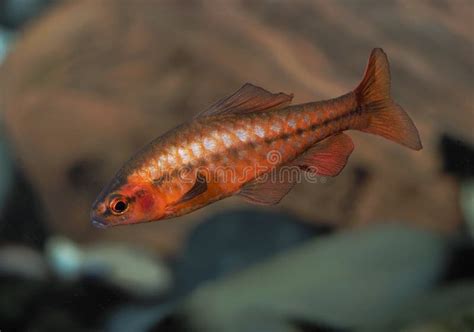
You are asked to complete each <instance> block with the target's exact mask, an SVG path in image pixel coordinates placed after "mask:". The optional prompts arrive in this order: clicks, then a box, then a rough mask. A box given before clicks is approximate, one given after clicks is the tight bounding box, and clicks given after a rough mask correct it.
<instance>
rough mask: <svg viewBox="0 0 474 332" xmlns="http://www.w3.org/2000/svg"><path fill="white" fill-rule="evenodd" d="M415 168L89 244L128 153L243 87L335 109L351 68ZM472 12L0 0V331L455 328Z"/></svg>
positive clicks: (469, 265) (462, 276)
mask: <svg viewBox="0 0 474 332" xmlns="http://www.w3.org/2000/svg"><path fill="white" fill-rule="evenodd" d="M374 47H382V48H383V49H384V50H385V52H386V53H387V55H388V57H389V61H390V64H391V74H392V95H393V98H394V99H395V100H397V102H399V103H400V104H401V105H402V106H403V108H404V109H405V110H406V111H407V112H408V113H409V114H410V116H411V117H412V118H413V120H414V122H415V124H416V126H417V127H418V129H419V131H420V136H421V139H422V142H423V147H424V148H423V150H421V151H420V152H413V151H409V150H407V149H404V148H402V147H400V146H398V145H396V144H393V143H391V142H388V141H386V140H383V139H381V138H378V137H375V136H371V135H367V134H362V133H358V132H352V131H351V132H350V136H351V137H352V138H353V140H354V144H355V150H354V153H353V154H352V156H351V158H350V160H349V163H348V165H347V166H346V168H345V169H344V171H343V172H342V173H341V174H340V175H339V176H337V177H335V178H322V179H321V180H320V181H319V182H318V183H301V184H298V185H297V186H296V187H295V188H294V189H293V190H292V192H291V193H290V194H288V196H286V197H285V198H284V199H283V201H282V202H281V203H280V204H279V205H276V206H271V207H266V208H264V207H255V206H252V205H249V204H247V203H244V202H243V201H242V200H239V199H238V198H229V199H226V200H223V201H220V202H218V203H216V204H212V205H210V206H208V207H206V208H204V209H201V210H199V211H196V212H195V213H192V214H189V215H187V216H183V217H180V218H177V219H172V220H169V221H159V222H155V223H150V224H139V225H131V226H124V227H116V228H110V229H106V230H101V229H96V228H94V227H93V226H92V225H91V224H90V220H89V211H90V207H91V204H92V202H93V200H94V198H95V197H96V196H97V194H98V193H99V192H100V190H101V189H102V187H103V186H104V185H105V184H106V183H107V181H109V180H110V178H111V177H112V176H113V174H114V173H115V172H116V171H117V169H118V168H119V167H120V166H121V165H122V164H123V163H124V162H125V161H126V160H127V159H128V158H129V157H130V156H131V155H132V154H133V153H134V152H136V151H137V150H138V149H139V148H141V147H142V146H143V145H145V144H146V143H147V142H149V141H150V140H152V139H154V138H155V137H157V136H159V135H161V134H162V133H164V132H165V131H167V130H168V129H171V128H173V127H175V126H176V125H178V124H180V123H182V122H184V121H186V120H188V119H190V118H192V117H193V116H194V115H195V114H196V113H198V112H199V111H201V110H203V109H205V108H206V107H208V106H209V105H211V104H212V103H213V102H214V101H216V100H218V99H219V98H221V97H223V96H226V95H229V94H230V93H231V92H233V91H235V90H237V89H238V88H239V87H240V86H242V85H243V84H244V83H245V82H251V83H253V84H255V85H258V86H262V87H264V88H266V89H268V90H269V91H275V92H278V91H283V92H287V93H294V95H295V98H294V103H303V102H307V101H314V100H320V99H328V98H333V97H336V96H339V95H341V94H343V93H346V92H347V91H349V90H351V89H353V88H354V87H355V86H356V85H357V83H358V82H359V80H360V79H361V77H362V74H363V69H364V66H365V64H366V60H367V57H368V55H369V53H370V51H371V50H372V48H374ZM473 128H474V2H472V1H469V0H466V1H460V0H456V1H447V0H446V1H434V0H433V1H421V0H419V1H410V0H397V1H368V0H360V1H342V0H338V1H329V0H315V1H309V0H308V1H306V0H296V1H276V0H261V1H251V0H240V1H237V0H235V1H234V0H229V1H224V0H214V1H211V0H209V1H197V0H193V1H153V0H117V1H115V0H105V1H101V0H82V1H67V0H55V1H54V0H49V1H48V0H0V331H1V332H5V331H252V332H253V331H255V332H261V331H276V332H279V331H282V332H290V331H291V332H293V331H410V332H424V331H435V332H436V331H440V332H441V331H472V330H474V242H473V235H474V130H473Z"/></svg>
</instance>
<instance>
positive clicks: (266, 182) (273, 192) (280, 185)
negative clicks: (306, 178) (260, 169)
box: [238, 169, 297, 205]
mask: <svg viewBox="0 0 474 332" xmlns="http://www.w3.org/2000/svg"><path fill="white" fill-rule="evenodd" d="M296 180H297V179H296V177H294V176H292V174H290V173H288V172H280V171H279V169H276V170H273V171H272V172H270V173H267V174H264V175H262V176H261V177H259V178H257V179H255V180H253V181H251V182H249V183H246V184H245V185H244V186H243V187H242V189H241V190H240V192H239V193H238V195H239V196H240V197H242V198H243V199H244V200H246V201H247V202H249V203H253V204H258V205H274V204H277V203H279V202H280V201H281V200H282V199H283V197H285V195H286V194H288V193H289V192H290V190H291V188H293V186H294V185H295V183H296Z"/></svg>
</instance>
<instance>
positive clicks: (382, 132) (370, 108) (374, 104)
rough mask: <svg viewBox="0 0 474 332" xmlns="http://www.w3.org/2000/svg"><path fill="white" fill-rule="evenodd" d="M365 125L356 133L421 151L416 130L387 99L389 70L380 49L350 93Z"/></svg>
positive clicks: (402, 113) (392, 102) (371, 56)
mask: <svg viewBox="0 0 474 332" xmlns="http://www.w3.org/2000/svg"><path fill="white" fill-rule="evenodd" d="M354 92H355V94H356V97H357V101H358V104H359V107H360V108H361V110H362V112H363V113H365V115H366V116H368V117H369V121H368V122H369V125H368V126H367V127H364V128H357V129H358V130H361V131H364V132H367V133H371V134H375V135H379V136H382V137H385V138H387V139H389V140H392V141H394V142H397V143H399V144H402V145H404V146H407V147H409V148H411V149H413V150H420V149H421V148H422V145H421V141H420V137H419V135H418V130H417V129H416V127H415V125H414V124H413V121H412V120H411V119H410V117H409V116H408V114H407V113H406V112H405V111H404V110H403V109H402V108H401V107H400V106H399V105H397V104H396V103H395V102H394V101H393V100H392V99H391V97H390V68H389V64H388V59H387V55H386V54H385V53H384V51H383V50H382V49H381V48H375V49H374V50H373V51H372V53H371V54H370V58H369V62H368V64H367V68H366V70H365V74H364V78H363V79H362V82H360V84H359V86H358V87H357V88H356V89H355V90H354Z"/></svg>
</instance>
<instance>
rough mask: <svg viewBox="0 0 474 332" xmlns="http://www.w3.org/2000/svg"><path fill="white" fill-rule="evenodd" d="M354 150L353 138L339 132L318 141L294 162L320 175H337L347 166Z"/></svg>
mask: <svg viewBox="0 0 474 332" xmlns="http://www.w3.org/2000/svg"><path fill="white" fill-rule="evenodd" d="M353 150H354V143H353V142H352V139H351V138H350V137H349V136H347V135H346V134H337V135H335V136H331V137H329V138H326V139H325V140H324V141H322V142H320V143H317V144H316V145H314V146H313V147H312V148H310V149H309V150H307V151H306V152H305V153H304V154H303V155H301V156H300V157H298V158H296V159H295V160H294V161H293V162H292V164H293V165H297V166H299V167H300V168H301V169H303V170H306V171H309V172H315V173H316V174H318V175H322V176H336V175H338V174H339V173H341V171H342V170H343V169H344V167H345V166H346V163H347V160H348V159H349V156H350V155H351V153H352V151H353Z"/></svg>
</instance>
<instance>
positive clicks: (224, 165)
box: [91, 49, 421, 227]
mask: <svg viewBox="0 0 474 332" xmlns="http://www.w3.org/2000/svg"><path fill="white" fill-rule="evenodd" d="M291 100H292V95H287V94H284V93H278V94H273V93H270V92H268V91H266V90H264V89H262V88H259V87H256V86H253V85H251V84H248V83H247V84H245V85H244V86H243V87H242V88H241V89H239V90H238V91H237V92H236V93H234V94H233V95H231V96H229V97H227V98H224V99H222V100H221V101H219V102H217V103H216V104H214V105H213V106H211V107H210V108H209V109H208V110H206V111H204V112H202V113H201V114H199V115H198V116H197V117H195V118H194V119H193V120H191V121H189V122H187V123H185V124H182V125H181V126H179V127H177V128H175V129H173V130H171V131H169V132H167V133H166V134H164V135H162V136H161V137H159V138H157V139H155V140H154V141H152V142H151V143H150V144H149V145H147V146H146V147H145V148H144V149H142V150H141V151H140V152H139V153H138V154H137V155H135V156H134V157H133V158H132V159H131V160H130V161H129V162H128V163H126V164H125V165H124V166H123V167H122V169H120V171H119V172H118V173H117V175H116V176H115V178H114V180H113V181H112V182H111V183H110V184H109V186H108V187H107V188H105V189H104V191H103V192H102V193H101V194H100V195H99V197H98V199H97V200H96V202H95V203H94V205H93V208H92V216H91V217H92V220H93V224H94V225H96V226H99V227H105V226H110V225H120V224H131V223H139V222H148V221H154V220H161V219H167V218H171V217H176V216H179V215H183V214H186V213H189V212H191V211H194V210H196V209H199V208H201V207H203V206H205V205H208V204H210V203H212V202H215V201H218V200H220V199H223V198H225V197H228V196H232V195H236V194H237V195H240V196H241V197H243V198H244V199H246V200H248V201H251V202H253V203H256V204H264V205H270V204H275V203H278V202H279V201H280V200H281V199H282V198H283V197H284V196H285V194H286V193H287V192H288V191H289V190H290V189H291V188H292V186H293V185H294V183H295V182H296V181H297V179H296V177H295V176H294V175H295V174H297V173H299V172H310V173H314V174H317V175H324V176H335V175H337V174H339V173H340V172H341V171H342V169H343V168H344V166H345V164H346V162H347V159H348V157H349V155H350V154H351V152H352V151H353V148H354V146H353V143H352V140H351V139H350V138H349V136H347V135H346V134H344V133H343V132H344V131H346V130H351V129H355V130H360V131H365V132H369V133H372V134H377V135H380V136H383V137H385V138H388V139H390V140H393V141H396V142H398V143H400V144H403V145H405V146H407V147H409V148H412V149H415V150H419V149H421V142H420V139H419V136H418V132H417V130H416V127H415V126H414V124H413V122H412V121H411V119H410V118H409V117H408V115H407V114H406V113H405V112H404V111H403V110H402V109H401V108H400V107H399V106H398V105H397V104H395V103H394V102H393V101H392V99H391V98H390V73H389V68H388V60H387V58H386V55H385V53H384V52H383V51H382V50H381V49H374V51H373V52H372V54H371V56H370V58H369V63H368V65H367V69H366V72H365V75H364V78H363V80H362V82H361V83H360V84H359V86H358V87H357V88H356V89H355V90H354V91H351V92H349V93H347V94H345V95H342V96H341V97H338V98H335V99H331V100H326V101H319V102H310V103H306V104H300V105H290V103H291ZM283 170H285V171H287V172H286V173H285V172H284V171H283ZM288 170H289V171H290V172H288ZM294 171H296V173H295V172H294ZM291 172H293V173H291ZM270 174H275V175H277V176H276V177H273V176H269V175H270ZM292 174H293V175H292Z"/></svg>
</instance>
